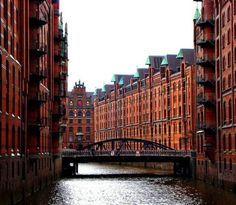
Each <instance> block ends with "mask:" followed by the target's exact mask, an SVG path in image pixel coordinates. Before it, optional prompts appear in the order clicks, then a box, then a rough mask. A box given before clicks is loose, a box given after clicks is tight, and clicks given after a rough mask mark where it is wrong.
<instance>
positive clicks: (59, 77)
mask: <svg viewBox="0 0 236 205" xmlns="http://www.w3.org/2000/svg"><path fill="white" fill-rule="evenodd" d="M66 78H67V72H64V71H61V72H60V73H58V74H57V75H55V80H57V81H59V82H60V81H65V80H66Z"/></svg>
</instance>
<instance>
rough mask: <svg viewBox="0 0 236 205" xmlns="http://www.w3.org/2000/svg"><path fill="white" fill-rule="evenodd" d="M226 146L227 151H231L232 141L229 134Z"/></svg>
mask: <svg viewBox="0 0 236 205" xmlns="http://www.w3.org/2000/svg"><path fill="white" fill-rule="evenodd" d="M228 143H229V144H228V146H229V151H231V149H232V139H231V134H229V139H228Z"/></svg>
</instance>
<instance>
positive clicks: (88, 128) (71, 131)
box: [69, 127, 91, 133]
mask: <svg viewBox="0 0 236 205" xmlns="http://www.w3.org/2000/svg"><path fill="white" fill-rule="evenodd" d="M76 129H77V132H83V128H82V127H77V128H75V127H69V132H70V133H73V131H74V130H75V131H76ZM90 131H91V128H90V127H86V133H90Z"/></svg>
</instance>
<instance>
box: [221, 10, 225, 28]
mask: <svg viewBox="0 0 236 205" xmlns="http://www.w3.org/2000/svg"><path fill="white" fill-rule="evenodd" d="M224 26H225V13H223V14H222V27H224Z"/></svg>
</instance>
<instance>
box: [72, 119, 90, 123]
mask: <svg viewBox="0 0 236 205" xmlns="http://www.w3.org/2000/svg"><path fill="white" fill-rule="evenodd" d="M74 122H75V120H74V119H70V120H69V123H70V124H73V123H74ZM90 122H91V121H90V119H86V123H87V124H90ZM77 123H78V124H81V123H82V119H81V118H79V119H78V121H77Z"/></svg>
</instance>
